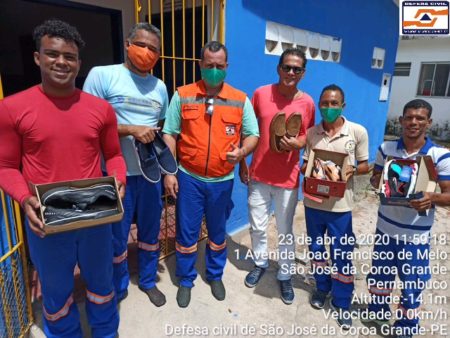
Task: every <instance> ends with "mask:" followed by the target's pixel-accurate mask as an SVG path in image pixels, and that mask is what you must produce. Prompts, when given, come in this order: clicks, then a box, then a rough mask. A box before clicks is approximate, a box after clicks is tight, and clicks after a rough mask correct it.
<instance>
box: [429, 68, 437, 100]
mask: <svg viewBox="0 0 450 338" xmlns="http://www.w3.org/2000/svg"><path fill="white" fill-rule="evenodd" d="M436 68H437V65H436V64H434V70H433V79H432V80H431V89H430V96H434V79H435V78H436Z"/></svg>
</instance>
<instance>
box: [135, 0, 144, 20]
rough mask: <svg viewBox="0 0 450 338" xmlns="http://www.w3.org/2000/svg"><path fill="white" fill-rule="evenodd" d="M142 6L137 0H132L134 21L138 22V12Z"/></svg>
mask: <svg viewBox="0 0 450 338" xmlns="http://www.w3.org/2000/svg"><path fill="white" fill-rule="evenodd" d="M141 9H142V6H141V3H140V2H139V0H134V21H135V22H136V23H138V22H139V12H140V11H141Z"/></svg>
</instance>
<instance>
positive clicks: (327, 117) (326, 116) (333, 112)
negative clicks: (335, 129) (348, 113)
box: [320, 108, 342, 123]
mask: <svg viewBox="0 0 450 338" xmlns="http://www.w3.org/2000/svg"><path fill="white" fill-rule="evenodd" d="M341 114H342V108H320V115H322V119H323V120H324V121H325V122H328V123H333V122H334V121H336V120H337V119H338V117H339V116H341Z"/></svg>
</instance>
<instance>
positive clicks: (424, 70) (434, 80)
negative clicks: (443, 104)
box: [417, 62, 450, 97]
mask: <svg viewBox="0 0 450 338" xmlns="http://www.w3.org/2000/svg"><path fill="white" fill-rule="evenodd" d="M449 74H450V63H443V62H442V63H422V66H421V68H420V77H419V87H418V89H417V95H421V96H447V97H450V88H449V87H450V85H449V82H450V76H449Z"/></svg>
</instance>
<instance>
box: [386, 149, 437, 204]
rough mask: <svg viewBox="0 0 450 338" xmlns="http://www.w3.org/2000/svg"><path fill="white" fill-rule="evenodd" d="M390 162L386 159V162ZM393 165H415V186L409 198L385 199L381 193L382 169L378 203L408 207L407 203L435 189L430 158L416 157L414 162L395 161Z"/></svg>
mask: <svg viewBox="0 0 450 338" xmlns="http://www.w3.org/2000/svg"><path fill="white" fill-rule="evenodd" d="M389 160H392V157H388V158H387V161H389ZM395 163H397V164H399V165H411V164H413V163H417V165H418V169H417V177H416V185H415V187H414V190H413V192H412V193H411V194H410V195H409V197H386V196H385V195H384V193H382V192H381V191H382V190H381V187H382V186H383V184H384V179H383V178H384V174H385V170H386V169H387V168H383V173H382V176H381V178H382V179H381V180H380V185H379V188H378V195H379V196H380V203H381V204H384V205H399V206H405V207H409V201H410V200H413V199H419V198H422V197H423V192H434V191H436V187H437V172H436V169H435V167H434V163H433V159H432V158H431V157H430V156H418V157H416V159H415V160H410V159H395Z"/></svg>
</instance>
